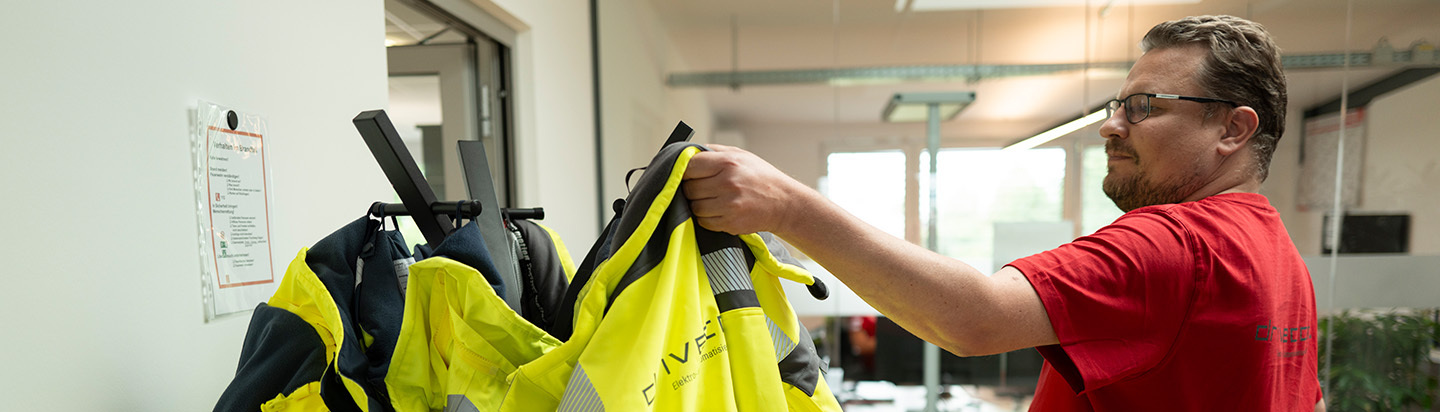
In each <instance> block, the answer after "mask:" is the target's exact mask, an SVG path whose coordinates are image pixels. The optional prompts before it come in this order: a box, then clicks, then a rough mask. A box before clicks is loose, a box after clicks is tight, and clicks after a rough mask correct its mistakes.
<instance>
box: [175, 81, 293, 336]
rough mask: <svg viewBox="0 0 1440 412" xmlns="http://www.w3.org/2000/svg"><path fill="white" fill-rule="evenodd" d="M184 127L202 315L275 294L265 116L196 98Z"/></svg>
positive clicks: (232, 309) (238, 309)
mask: <svg viewBox="0 0 1440 412" xmlns="http://www.w3.org/2000/svg"><path fill="white" fill-rule="evenodd" d="M195 113H196V119H195V128H194V130H193V132H192V133H191V139H190V140H191V154H192V157H193V159H194V165H195V170H194V173H193V176H194V180H195V199H196V211H197V213H196V218H197V223H198V224H199V228H200V233H199V235H200V242H199V244H200V268H201V270H200V275H201V282H202V284H203V285H205V286H204V290H203V291H202V293H203V302H204V304H205V320H206V321H210V320H211V319H214V318H215V317H217V316H220V315H225V314H229V313H235V312H241V311H246V310H250V309H253V308H254V307H255V305H256V304H258V303H260V302H264V301H265V300H267V299H269V297H270V295H271V294H273V293H274V292H275V287H276V281H277V279H276V274H275V270H274V264H273V261H272V260H273V259H272V257H271V250H270V210H271V209H270V205H271V201H270V180H269V179H270V173H269V172H270V170H269V165H268V164H266V162H265V139H266V137H267V136H266V135H265V133H266V130H265V120H264V119H263V118H261V117H260V116H259V115H256V114H253V113H243V112H237V111H235V110H232V109H230V108H226V107H222V106H219V105H216V104H213V103H207V102H203V101H202V102H200V104H199V105H198V107H197V108H196V111H195Z"/></svg>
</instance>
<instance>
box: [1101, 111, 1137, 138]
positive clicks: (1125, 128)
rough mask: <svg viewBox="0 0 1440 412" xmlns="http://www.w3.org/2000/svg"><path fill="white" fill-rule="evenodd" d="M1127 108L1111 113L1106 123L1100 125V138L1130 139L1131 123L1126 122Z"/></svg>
mask: <svg viewBox="0 0 1440 412" xmlns="http://www.w3.org/2000/svg"><path fill="white" fill-rule="evenodd" d="M1125 109H1126V108H1125V107H1121V108H1120V109H1118V110H1115V111H1114V112H1112V113H1110V117H1109V118H1107V119H1105V122H1103V123H1100V137H1102V138H1105V139H1110V138H1120V139H1124V138H1127V137H1130V123H1128V122H1126V121H1125V113H1123V111H1124V110H1125Z"/></svg>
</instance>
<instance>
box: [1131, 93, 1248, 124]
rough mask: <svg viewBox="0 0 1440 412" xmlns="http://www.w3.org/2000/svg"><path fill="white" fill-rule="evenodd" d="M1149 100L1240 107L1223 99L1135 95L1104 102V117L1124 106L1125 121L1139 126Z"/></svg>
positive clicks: (1148, 110) (1149, 94)
mask: <svg viewBox="0 0 1440 412" xmlns="http://www.w3.org/2000/svg"><path fill="white" fill-rule="evenodd" d="M1151 98H1155V99H1167V100H1189V101H1192V102H1200V103H1225V104H1228V105H1231V106H1235V107H1240V104H1239V103H1235V102H1232V101H1229V100H1224V99H1214V98H1209V97H1193V96H1181V95H1176V94H1157V93H1135V94H1132V95H1129V96H1125V98H1123V99H1110V101H1109V102H1106V103H1105V117H1106V118H1109V117H1111V116H1114V115H1115V111H1116V110H1120V107H1121V106H1124V107H1125V121H1128V122H1130V124H1139V123H1140V121H1141V120H1145V119H1146V118H1148V117H1150V99H1151Z"/></svg>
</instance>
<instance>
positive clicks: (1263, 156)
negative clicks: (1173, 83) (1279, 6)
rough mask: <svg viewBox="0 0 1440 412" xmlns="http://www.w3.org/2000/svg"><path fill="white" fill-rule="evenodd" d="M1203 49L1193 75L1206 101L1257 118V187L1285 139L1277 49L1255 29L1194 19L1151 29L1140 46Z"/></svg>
mask: <svg viewBox="0 0 1440 412" xmlns="http://www.w3.org/2000/svg"><path fill="white" fill-rule="evenodd" d="M1189 45H1203V46H1205V47H1206V48H1208V49H1209V50H1210V54H1209V57H1207V58H1206V59H1205V63H1204V64H1202V65H1201V66H1200V68H1199V70H1197V74H1196V77H1197V80H1198V81H1199V83H1200V87H1201V89H1203V90H1204V91H1205V92H1206V93H1209V94H1210V96H1209V97H1215V98H1220V99H1225V100H1229V101H1232V102H1236V103H1239V104H1240V105H1242V106H1250V107H1251V108H1253V109H1255V113H1256V114H1258V115H1259V117H1260V125H1259V127H1258V128H1257V129H1256V130H1255V136H1254V137H1252V138H1251V139H1250V141H1251V145H1252V147H1253V148H1254V149H1255V160H1256V164H1257V165H1258V166H1259V169H1260V170H1259V171H1258V172H1259V173H1260V181H1265V177H1266V176H1267V175H1269V174H1270V158H1272V157H1274V155H1275V144H1276V143H1277V142H1279V141H1280V136H1281V135H1283V134H1284V133H1285V103H1286V101H1287V100H1288V97H1287V96H1286V93H1285V71H1284V68H1283V67H1281V63H1280V48H1279V47H1277V46H1275V42H1274V40H1271V38H1270V33H1269V32H1267V31H1265V27H1263V26H1261V25H1260V24H1259V23H1255V22H1252V21H1249V20H1245V19H1242V18H1239V17H1234V16H1195V17H1186V18H1183V19H1179V20H1174V21H1167V22H1164V23H1160V24H1158V25H1155V27H1153V28H1151V29H1150V32H1149V33H1146V34H1145V38H1144V39H1143V40H1141V41H1140V49H1141V50H1142V51H1146V52H1148V51H1150V50H1155V49H1166V48H1172V47H1185V46H1189Z"/></svg>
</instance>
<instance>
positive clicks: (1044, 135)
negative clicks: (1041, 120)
mask: <svg viewBox="0 0 1440 412" xmlns="http://www.w3.org/2000/svg"><path fill="white" fill-rule="evenodd" d="M1101 120H1105V109H1100V110H1096V111H1095V112H1094V113H1090V114H1087V115H1085V117H1081V118H1079V119H1075V120H1071V121H1070V122H1068V123H1065V124H1062V125H1059V126H1055V128H1054V129H1050V130H1046V131H1043V132H1040V134H1037V135H1034V136H1030V138H1028V139H1025V140H1021V141H1018V142H1015V143H1012V144H1011V145H1009V146H1005V150H1007V151H1021V150H1025V149H1029V148H1032V147H1035V146H1039V145H1042V144H1045V143H1046V142H1049V141H1051V140H1055V139H1057V138H1059V137H1060V136H1064V135H1067V134H1070V133H1074V132H1075V131H1076V130H1080V129H1083V128H1085V126H1089V125H1091V124H1095V122H1098V121H1101Z"/></svg>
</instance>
